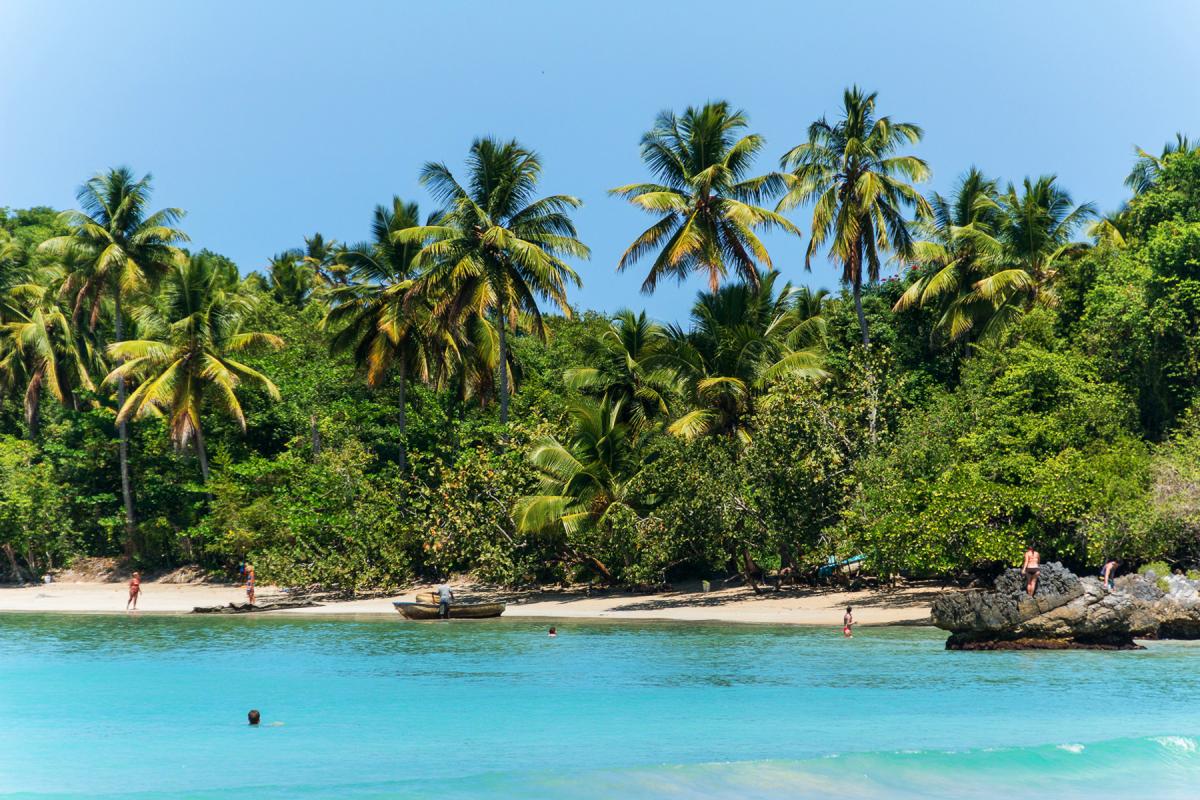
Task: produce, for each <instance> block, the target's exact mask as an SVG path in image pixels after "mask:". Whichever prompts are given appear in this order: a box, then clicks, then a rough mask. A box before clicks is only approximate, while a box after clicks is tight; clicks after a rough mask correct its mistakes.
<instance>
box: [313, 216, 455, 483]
mask: <svg viewBox="0 0 1200 800" xmlns="http://www.w3.org/2000/svg"><path fill="white" fill-rule="evenodd" d="M419 224H420V219H419V211H418V208H417V204H416V203H404V202H403V201H401V199H400V198H399V197H393V198H392V203H391V205H390V206H384V205H380V206H376V207H375V212H374V217H373V219H372V223H371V239H370V241H367V242H363V243H361V244H357V245H354V246H352V247H349V248H347V249H346V250H343V251H342V252H340V253H339V254H338V256H337V267H338V268H340V269H341V270H342V272H343V274H344V275H345V276H346V280H345V283H343V284H341V285H338V286H336V287H335V288H333V289H332V290H331V291H330V293H329V302H330V310H329V312H328V313H327V314H326V315H325V320H324V322H323V325H324V326H325V327H326V328H329V329H332V330H333V331H334V333H333V336H332V338H331V339H330V349H331V350H332V351H333V352H335V353H338V352H350V353H352V354H353V357H354V361H355V363H356V364H357V365H358V366H359V367H360V368H361V369H363V370H364V371H365V372H366V377H367V385H368V386H370V387H371V388H373V389H374V388H377V387H379V386H380V385H381V384H382V383H383V382H384V380H385V379H386V377H387V376H388V375H389V374H390V372H391V370H392V369H393V368H394V369H395V371H396V376H397V382H398V385H399V391H400V397H399V400H398V403H397V404H398V406H399V412H400V441H399V443H398V448H399V462H400V467H401V469H407V467H408V447H407V443H406V441H405V437H406V430H407V421H408V418H407V414H406V410H405V395H406V390H407V384H408V380H409V376H416V377H417V378H418V379H420V380H423V381H428V380H430V378H431V377H432V376H433V375H434V374H435V373H436V372H437V367H438V365H439V363H440V361H441V357H442V354H443V353H446V352H452V350H453V347H452V345H453V341H452V340H451V339H449V338H445V339H442V338H440V337H439V336H438V335H437V332H436V331H434V330H433V325H432V324H431V320H430V314H429V304H428V302H427V301H426V298H424V297H423V296H420V295H414V294H413V293H412V291H411V290H412V288H413V277H414V276H413V273H412V262H413V257H414V256H415V255H416V254H417V253H418V252H419V251H420V243H419V242H418V241H406V242H401V241H399V240H398V238H397V237H396V234H397V233H398V232H400V231H403V230H407V229H410V228H414V227H417V226H418V225H419ZM444 343H449V344H450V345H451V347H450V348H446V347H442V346H439V345H442V344H444Z"/></svg>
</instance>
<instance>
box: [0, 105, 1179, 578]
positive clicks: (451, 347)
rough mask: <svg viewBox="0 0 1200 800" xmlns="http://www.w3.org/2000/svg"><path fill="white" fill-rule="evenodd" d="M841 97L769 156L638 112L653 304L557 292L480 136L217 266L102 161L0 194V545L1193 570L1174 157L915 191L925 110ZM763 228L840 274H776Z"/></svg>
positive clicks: (691, 120)
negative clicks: (391, 185)
mask: <svg viewBox="0 0 1200 800" xmlns="http://www.w3.org/2000/svg"><path fill="white" fill-rule="evenodd" d="M875 103H876V99H875V97H874V95H869V94H865V93H863V92H860V91H858V90H856V89H855V90H851V91H848V92H847V93H846V95H845V98H844V107H843V108H842V109H841V110H840V112H839V114H838V115H837V117H836V118H835V119H832V120H826V119H821V120H818V121H817V122H815V123H814V124H813V125H812V126H811V127H810V129H809V130H808V131H807V135H806V137H805V139H804V140H803V141H801V142H800V143H798V144H797V145H796V146H794V147H792V148H791V149H789V150H787V151H786V152H785V153H784V154H783V155H782V158H781V159H780V160H779V162H778V168H777V169H775V170H770V169H769V166H768V165H765V162H762V161H761V160H760V159H761V157H762V156H763V150H764V146H765V145H764V142H763V140H762V139H761V137H759V136H757V135H755V134H753V133H751V132H750V131H749V129H748V120H747V118H746V116H745V114H743V113H742V112H740V111H736V110H734V109H732V108H731V107H729V106H728V105H726V104H724V103H712V104H708V105H706V106H703V107H700V108H691V109H687V110H686V111H685V112H684V113H682V114H680V115H676V114H673V113H664V114H662V115H660V117H659V118H658V120H657V121H656V122H655V124H654V126H653V128H652V129H651V130H650V131H649V132H648V133H646V135H645V136H644V137H643V139H642V153H643V156H644V160H645V163H646V168H647V172H648V180H644V181H643V182H639V183H631V184H626V185H622V186H620V187H617V188H615V189H613V192H612V193H613V194H614V195H615V196H617V197H618V198H623V199H625V200H627V201H628V202H631V203H633V204H634V205H635V206H637V207H639V208H641V209H643V210H645V211H646V212H648V213H649V214H651V215H652V216H653V217H654V221H653V224H652V225H651V226H650V227H649V228H648V229H646V230H645V231H644V232H643V233H641V234H639V235H638V236H637V237H636V238H635V239H634V240H633V241H632V243H631V244H630V246H629V248H628V250H627V251H626V253H625V255H624V256H623V258H622V259H621V262H620V263H619V264H618V265H613V266H615V267H616V268H619V269H645V270H646V275H647V277H646V279H645V283H644V288H645V290H646V291H653V290H654V288H655V287H656V286H657V285H658V283H659V282H661V281H663V280H675V279H681V278H684V277H686V276H689V275H692V274H700V275H702V276H703V277H704V279H705V280H706V281H707V285H708V288H707V289H706V290H705V291H703V292H701V293H700V294H699V296H698V297H697V298H696V301H695V304H694V306H693V308H692V311H691V320H690V323H689V324H688V325H686V326H677V325H663V324H659V323H657V322H655V321H653V320H650V319H647V317H646V316H645V314H643V313H639V312H637V311H626V312H621V313H619V314H616V315H614V316H613V317H612V318H607V317H604V316H601V315H598V314H595V313H591V312H585V313H578V312H576V311H574V310H573V309H572V306H571V305H570V297H569V292H570V291H571V290H572V289H573V288H574V287H578V286H579V285H580V279H579V276H578V274H577V273H576V271H575V270H574V269H573V268H572V267H571V266H570V263H569V262H570V261H579V260H581V259H584V258H586V257H587V256H588V249H587V247H586V246H585V245H584V244H583V243H582V242H580V241H579V238H578V236H577V234H576V231H575V227H574V225H573V223H572V219H571V214H572V212H573V210H574V209H575V208H576V207H577V206H578V205H579V201H578V200H576V199H575V198H573V197H569V196H543V195H541V194H540V193H539V191H538V179H539V175H540V171H541V164H540V162H539V160H538V157H537V156H536V155H535V154H534V153H533V152H531V151H529V150H527V149H525V148H524V147H522V146H521V145H519V144H518V143H516V142H501V141H495V140H491V139H483V140H479V141H477V142H476V143H475V145H474V146H473V147H472V148H471V151H470V153H469V154H468V159H467V163H466V169H465V171H464V172H462V173H457V174H456V173H455V172H454V171H452V170H451V169H449V168H448V167H446V166H445V165H443V164H429V165H427V166H426V167H425V168H424V169H423V171H422V173H421V178H422V182H423V184H424V185H425V186H426V187H427V188H428V190H429V192H430V195H431V197H432V200H433V205H434V206H435V209H434V210H433V211H432V213H428V214H426V215H425V216H422V214H421V211H420V210H419V208H418V206H417V205H416V204H415V203H411V202H405V201H402V200H400V199H398V198H396V199H393V200H392V201H391V202H389V203H387V204H385V205H381V206H379V207H378V208H377V209H376V210H375V212H374V216H373V219H372V229H371V230H372V234H371V238H370V239H369V240H368V241H366V242H362V243H344V242H339V241H334V240H331V239H326V238H325V237H322V236H321V235H319V234H318V235H314V236H313V237H311V238H309V239H307V240H306V241H305V242H304V246H303V247H300V248H296V249H290V250H285V251H283V252H280V253H279V254H278V255H276V256H274V257H273V258H272V259H270V262H269V264H267V265H266V266H265V268H263V270H262V271H261V272H251V273H249V274H248V275H244V273H243V272H242V271H241V270H239V265H235V264H234V263H232V262H231V261H230V260H229V259H227V258H225V257H223V256H221V255H219V254H218V253H216V252H212V251H209V250H207V249H196V248H193V247H192V244H191V242H189V240H188V238H187V236H186V235H185V233H184V231H185V230H186V227H185V225H184V221H185V218H184V214H183V212H182V211H180V210H178V209H164V210H155V209H154V207H153V204H152V194H151V189H152V186H151V181H150V178H149V176H146V177H144V178H139V177H138V176H137V175H135V174H134V173H132V172H130V171H129V170H126V169H114V170H111V171H109V172H106V173H102V174H99V175H97V176H96V177H94V178H92V179H91V180H89V181H88V182H87V183H85V185H84V186H83V188H82V189H81V190H80V193H79V209H78V210H75V211H67V212H65V213H58V212H56V211H53V210H51V209H46V208H33V209H24V210H11V209H9V210H3V213H2V214H0V386H2V388H3V390H4V395H3V397H4V402H3V405H2V406H0V551H2V553H3V556H2V557H0V569H3V570H4V571H5V572H7V573H8V574H9V575H10V576H19V577H26V576H29V575H31V574H38V573H41V572H43V571H45V570H47V569H51V568H54V567H58V566H62V565H63V564H65V563H67V562H69V561H70V560H71V559H72V558H73V557H76V556H78V555H81V554H92V555H122V554H123V555H124V556H126V557H128V558H130V559H132V560H133V561H134V562H135V563H137V564H140V565H142V566H143V567H147V568H155V567H167V566H172V565H176V564H182V563H198V564H200V565H202V566H204V567H206V568H209V569H213V570H218V571H220V570H232V569H233V568H234V567H235V565H236V564H237V563H238V562H239V561H240V560H242V559H244V558H250V559H252V560H253V561H254V562H255V564H256V566H257V568H258V572H259V575H260V576H261V577H262V578H263V579H265V580H268V581H279V582H283V583H287V584H310V583H317V584H322V585H325V586H335V587H340V588H342V589H345V590H360V589H365V588H368V587H392V586H397V585H401V584H403V583H405V582H407V581H409V580H412V579H413V578H414V577H419V576H440V575H446V574H449V573H452V572H467V571H470V572H473V573H474V574H476V575H477V576H479V577H481V578H483V579H486V580H493V581H500V582H506V583H515V584H527V583H534V582H549V581H559V580H589V581H600V582H607V583H619V584H624V585H642V586H650V585H659V584H661V583H663V582H665V581H670V580H674V579H678V578H682V577H687V576H712V575H721V574H738V573H740V574H742V575H744V576H745V578H746V579H747V580H750V581H752V582H757V581H759V580H761V579H762V578H763V576H764V574H765V573H770V572H775V571H779V570H785V571H786V572H788V573H791V574H797V575H800V576H803V575H805V574H806V573H808V572H809V571H810V570H812V568H813V567H815V566H816V565H818V564H821V563H824V562H825V559H827V558H828V557H830V556H843V557H844V556H850V555H854V554H857V553H863V554H865V555H866V556H867V558H868V562H869V565H870V567H871V568H872V569H873V570H874V571H875V572H876V573H877V574H880V575H884V576H892V575H910V576H920V575H938V574H942V575H944V574H953V573H956V572H961V571H964V570H970V569H973V568H979V567H984V566H986V565H988V564H994V563H998V562H1010V563H1011V562H1013V561H1014V560H1016V559H1018V558H1019V556H1020V552H1021V550H1022V549H1023V547H1024V544H1025V543H1026V542H1027V541H1034V542H1036V543H1037V544H1038V546H1039V547H1040V548H1041V550H1042V552H1043V555H1044V556H1045V557H1047V558H1061V559H1063V560H1064V561H1066V562H1067V563H1069V564H1071V565H1073V566H1076V567H1077V568H1078V567H1084V566H1087V565H1095V564H1097V563H1099V561H1100V560H1101V559H1102V558H1103V557H1105V556H1107V555H1109V554H1114V555H1117V556H1120V557H1123V558H1125V559H1128V560H1130V561H1133V562H1140V561H1148V560H1151V559H1164V560H1167V561H1169V562H1172V563H1176V564H1187V565H1191V564H1195V563H1196V562H1197V560H1198V559H1200V546H1198V539H1197V536H1198V534H1200V416H1198V414H1197V411H1196V409H1197V402H1198V401H1197V396H1196V395H1197V390H1198V388H1200V150H1197V149H1195V148H1193V147H1192V146H1191V145H1190V143H1188V142H1187V140H1186V139H1183V138H1182V137H1179V139H1178V141H1177V142H1176V143H1175V144H1174V145H1172V146H1169V147H1168V148H1166V149H1165V150H1164V151H1163V153H1162V154H1161V155H1158V156H1152V155H1149V154H1147V153H1142V152H1139V154H1138V156H1137V160H1136V162H1135V163H1134V165H1133V167H1132V171H1131V174H1130V179H1129V186H1130V188H1131V190H1132V191H1133V196H1132V198H1131V199H1130V200H1129V202H1128V204H1127V205H1126V206H1125V207H1123V208H1122V209H1120V210H1119V211H1118V212H1116V213H1113V214H1109V215H1107V216H1100V215H1099V214H1098V213H1097V212H1096V210H1095V209H1094V208H1093V207H1092V206H1090V205H1088V204H1083V205H1076V204H1075V203H1074V202H1073V201H1072V199H1071V198H1070V196H1069V195H1068V193H1067V191H1066V190H1065V188H1064V187H1062V186H1061V185H1059V182H1058V181H1057V180H1056V178H1055V177H1054V176H1042V177H1038V178H1024V179H1022V180H1020V181H1019V182H1014V183H1007V184H1003V185H1002V184H1001V182H1000V181H998V180H996V179H993V178H990V177H988V176H986V175H985V174H984V173H982V172H980V171H978V170H975V169H972V170H970V171H969V172H967V173H966V174H965V175H963V176H962V177H961V179H960V180H959V181H958V183H957V186H956V188H955V190H954V191H953V192H952V193H951V194H950V195H948V196H941V195H938V194H929V195H923V194H921V193H920V191H919V190H918V188H917V184H919V183H921V182H922V181H924V180H925V179H926V178H927V176H928V173H929V168H928V166H927V165H926V164H925V163H924V162H922V161H921V160H919V159H917V158H915V157H914V156H912V155H910V154H908V153H907V152H906V148H907V147H908V146H910V145H911V144H912V143H914V142H916V141H918V140H919V139H920V137H921V135H922V132H921V129H920V128H919V127H918V126H916V125H913V124H910V123H898V122H894V121H892V120H891V119H890V118H888V117H884V116H879V115H878V114H877V112H876V108H875ZM756 160H759V163H756ZM756 167H757V169H756ZM614 202H616V200H614ZM797 210H800V211H799V213H800V216H794V217H793V218H789V217H788V216H785V214H789V213H793V212H796V211H797ZM767 230H775V231H780V232H782V233H783V234H784V235H785V236H790V237H800V236H801V235H803V236H805V237H807V246H808V258H810V259H811V258H812V257H813V256H817V255H821V254H827V255H828V257H829V258H830V259H832V260H833V261H834V262H836V263H837V264H838V265H839V266H840V267H841V269H842V279H843V291H842V293H841V294H840V295H837V296H832V295H830V294H828V293H827V292H824V291H811V290H809V289H807V288H803V287H796V286H793V285H792V284H790V283H787V282H786V279H785V278H784V277H783V275H781V274H780V271H777V270H781V271H782V272H783V273H784V274H786V273H788V272H792V273H796V272H797V268H798V267H799V266H800V264H793V263H786V264H779V263H775V262H773V261H772V259H771V257H770V254H768V252H767V248H766V246H765V245H764V243H763V240H762V239H760V234H761V233H762V232H763V231H767ZM639 264H640V265H641V266H640V267H639V266H638V265H639ZM241 266H246V265H241ZM893 270H894V271H896V272H898V276H897V277H883V276H884V275H886V274H889V273H891V272H892V271H893ZM548 311H553V312H555V315H554V316H550V315H548V314H547V312H548Z"/></svg>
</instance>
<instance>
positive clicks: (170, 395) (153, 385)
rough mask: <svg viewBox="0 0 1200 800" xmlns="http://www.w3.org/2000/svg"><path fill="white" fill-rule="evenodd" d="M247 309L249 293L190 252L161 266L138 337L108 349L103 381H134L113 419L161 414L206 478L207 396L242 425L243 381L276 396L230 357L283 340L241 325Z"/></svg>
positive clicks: (141, 313)
mask: <svg viewBox="0 0 1200 800" xmlns="http://www.w3.org/2000/svg"><path fill="white" fill-rule="evenodd" d="M253 308H254V299H253V296H252V295H251V294H250V293H249V292H246V291H244V290H243V288H242V287H241V285H239V284H238V283H236V282H233V281H231V280H230V279H229V276H228V274H227V273H225V272H224V271H223V270H222V269H220V267H219V265H218V264H216V263H215V261H214V259H212V258H211V257H208V256H203V255H197V256H193V257H191V258H190V259H188V260H186V261H182V262H179V263H176V264H174V265H173V266H172V267H171V268H170V269H169V270H168V272H167V274H166V275H165V276H164V278H163V281H162V285H161V288H160V291H159V292H158V295H157V297H155V298H154V302H153V304H148V305H144V306H141V307H139V308H137V309H136V310H135V312H134V320H135V321H136V323H137V331H138V334H139V335H140V337H141V338H138V339H130V340H128V341H123V342H115V343H113V344H111V345H109V347H108V352H109V355H110V356H111V357H113V358H115V359H116V360H117V362H118V366H117V367H116V368H115V369H113V370H112V372H110V373H109V374H108V377H107V378H106V379H105V380H106V381H108V382H110V383H111V382H117V381H121V380H130V381H136V382H137V384H138V385H137V388H135V389H134V390H133V391H132V392H130V394H129V398H128V399H127V400H126V401H125V403H124V405H122V406H121V409H120V411H119V413H118V416H117V419H118V421H122V422H123V421H126V420H129V419H134V418H138V417H143V416H167V417H168V425H167V427H168V430H169V431H170V435H171V441H172V442H173V443H174V445H175V447H176V449H178V450H180V451H183V450H185V449H186V448H187V447H188V446H189V445H194V446H195V449H196V455H197V457H198V458H199V461H200V474H201V476H202V478H203V479H204V480H205V481H207V480H208V453H207V451H206V449H205V445H204V426H203V424H202V419H203V410H204V406H205V402H206V400H209V399H213V400H216V401H217V403H219V404H220V406H222V407H223V408H224V410H225V412H226V413H228V414H229V415H230V416H232V417H233V418H234V419H235V420H236V421H237V423H238V424H239V425H240V426H241V427H242V430H245V428H246V417H245V414H244V412H243V410H242V402H241V398H240V397H239V392H240V391H241V389H242V387H243V385H245V384H249V385H251V386H255V387H257V388H259V389H261V390H263V391H265V392H266V393H267V394H268V395H270V396H271V397H272V398H273V399H276V400H277V399H279V390H278V389H277V388H276V387H275V384H274V383H272V382H271V380H270V378H268V377H267V376H266V375H264V374H262V373H261V372H259V371H258V370H256V369H253V368H252V367H249V366H247V365H246V364H243V363H241V362H239V361H237V360H235V359H234V355H236V354H238V353H242V352H245V351H247V350H249V349H251V348H254V347H259V346H261V347H267V348H275V349H278V348H280V347H282V346H283V340H282V339H281V338H280V337H278V336H276V335H274V334H271V333H251V332H246V331H243V330H242V324H243V323H244V321H245V320H246V318H247V316H248V315H249V314H250V312H251V311H252V310H253Z"/></svg>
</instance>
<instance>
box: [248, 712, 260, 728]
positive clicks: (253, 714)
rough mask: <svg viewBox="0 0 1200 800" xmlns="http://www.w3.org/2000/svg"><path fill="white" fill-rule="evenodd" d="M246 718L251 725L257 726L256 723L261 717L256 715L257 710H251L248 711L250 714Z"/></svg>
mask: <svg viewBox="0 0 1200 800" xmlns="http://www.w3.org/2000/svg"><path fill="white" fill-rule="evenodd" d="M246 718H247V719H249V720H250V724H251V725H257V724H258V721H259V720H260V719H262V715H261V714H259V713H258V709H257V708H252V709H250V713H249V714H247V715H246Z"/></svg>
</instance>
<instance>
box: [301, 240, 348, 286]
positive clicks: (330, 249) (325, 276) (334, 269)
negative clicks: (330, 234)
mask: <svg viewBox="0 0 1200 800" xmlns="http://www.w3.org/2000/svg"><path fill="white" fill-rule="evenodd" d="M342 250H343V248H342V246H341V245H340V244H338V242H337V240H336V239H326V238H325V237H324V236H322V235H321V234H320V233H314V234H313V235H312V236H306V237H304V249H303V250H297V251H295V252H296V256H297V257H298V258H299V259H300V262H301V263H303V264H304V265H305V266H307V267H308V269H309V270H311V271H312V273H313V275H314V276H316V279H317V280H319V281H320V282H321V283H323V284H324V285H326V286H344V285H345V284H346V282H347V281H348V280H349V274H348V270H347V267H346V265H345V264H344V263H342V262H341V261H340V260H339V259H338V254H339V253H341V252H342Z"/></svg>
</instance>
